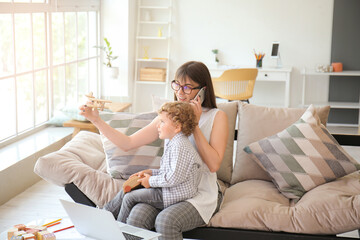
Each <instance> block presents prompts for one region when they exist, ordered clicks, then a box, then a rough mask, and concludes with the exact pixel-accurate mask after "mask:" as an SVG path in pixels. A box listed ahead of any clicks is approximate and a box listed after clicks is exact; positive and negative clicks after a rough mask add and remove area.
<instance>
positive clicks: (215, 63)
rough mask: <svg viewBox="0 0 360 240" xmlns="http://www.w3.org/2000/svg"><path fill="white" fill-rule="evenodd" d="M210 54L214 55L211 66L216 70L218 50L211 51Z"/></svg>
mask: <svg viewBox="0 0 360 240" xmlns="http://www.w3.org/2000/svg"><path fill="white" fill-rule="evenodd" d="M211 52H212V53H213V54H214V61H213V62H212V65H214V67H215V68H217V67H218V66H219V62H220V61H219V58H218V53H219V50H218V49H213V50H211Z"/></svg>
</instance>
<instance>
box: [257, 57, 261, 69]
mask: <svg viewBox="0 0 360 240" xmlns="http://www.w3.org/2000/svg"><path fill="white" fill-rule="evenodd" d="M256 67H257V68H262V59H258V60H256Z"/></svg>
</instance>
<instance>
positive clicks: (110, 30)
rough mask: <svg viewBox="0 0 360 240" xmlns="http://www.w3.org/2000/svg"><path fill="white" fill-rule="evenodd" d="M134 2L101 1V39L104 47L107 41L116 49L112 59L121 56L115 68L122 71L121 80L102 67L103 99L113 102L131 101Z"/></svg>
mask: <svg viewBox="0 0 360 240" xmlns="http://www.w3.org/2000/svg"><path fill="white" fill-rule="evenodd" d="M135 4H136V2H135V1H133V0H120V1H119V0H103V1H101V13H102V14H101V16H102V17H101V20H100V21H101V30H102V31H101V34H100V35H101V38H100V42H101V44H102V45H103V44H104V41H103V39H104V37H106V38H107V39H108V40H109V41H110V44H111V46H112V48H113V55H114V56H118V59H116V60H115V61H114V66H117V67H119V72H120V73H119V77H118V78H117V79H111V78H109V77H108V76H107V74H106V72H105V69H106V67H104V66H102V74H101V76H102V77H101V79H102V92H101V95H102V96H103V97H105V98H108V99H111V100H113V101H119V102H121V101H130V98H131V93H132V81H131V79H132V76H133V71H134V70H133V61H134V49H133V47H129V46H133V41H134V31H135V27H134V26H135V25H134V18H135V16H134V12H135V11H134V9H135Z"/></svg>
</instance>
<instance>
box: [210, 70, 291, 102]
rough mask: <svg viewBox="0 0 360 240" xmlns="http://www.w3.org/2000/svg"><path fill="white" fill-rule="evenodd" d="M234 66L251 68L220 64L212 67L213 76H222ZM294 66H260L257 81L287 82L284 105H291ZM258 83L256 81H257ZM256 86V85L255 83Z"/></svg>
mask: <svg viewBox="0 0 360 240" xmlns="http://www.w3.org/2000/svg"><path fill="white" fill-rule="evenodd" d="M234 68H249V67H240V66H226V65H224V66H219V67H218V68H213V69H210V74H211V77H220V76H221V74H222V73H223V72H224V71H225V70H228V69H234ZM291 71H292V67H282V68H275V67H274V68H271V67H264V68H258V75H257V77H256V81H262V82H282V83H284V84H285V92H284V106H285V107H289V106H290V75H291ZM255 84H256V83H255ZM255 86H256V85H255Z"/></svg>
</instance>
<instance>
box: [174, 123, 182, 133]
mask: <svg viewBox="0 0 360 240" xmlns="http://www.w3.org/2000/svg"><path fill="white" fill-rule="evenodd" d="M175 132H176V133H179V132H181V124H176V126H175Z"/></svg>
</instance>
